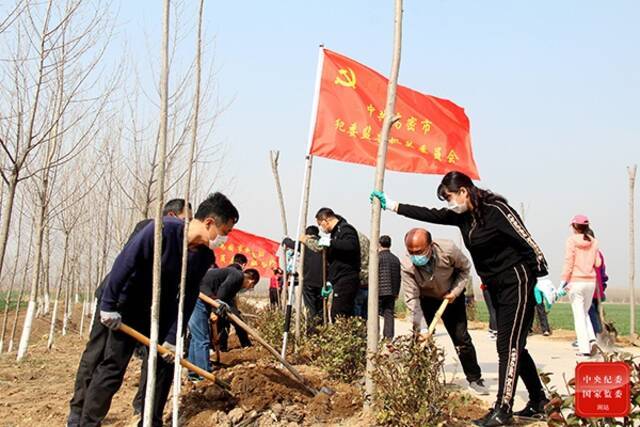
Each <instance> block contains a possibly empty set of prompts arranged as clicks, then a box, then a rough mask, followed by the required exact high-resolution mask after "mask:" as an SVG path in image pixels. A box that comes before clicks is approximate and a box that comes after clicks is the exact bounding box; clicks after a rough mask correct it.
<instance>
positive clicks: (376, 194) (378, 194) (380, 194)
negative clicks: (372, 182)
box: [369, 190, 387, 210]
mask: <svg viewBox="0 0 640 427" xmlns="http://www.w3.org/2000/svg"><path fill="white" fill-rule="evenodd" d="M374 198H377V199H378V200H380V206H381V207H382V209H384V210H387V196H385V194H384V192H382V191H378V190H373V191H372V192H371V195H369V201H370V202H371V203H373V199H374Z"/></svg>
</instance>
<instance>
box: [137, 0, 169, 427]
mask: <svg viewBox="0 0 640 427" xmlns="http://www.w3.org/2000/svg"><path fill="white" fill-rule="evenodd" d="M169 11H170V0H164V11H163V25H162V51H161V58H162V69H161V71H160V73H161V74H160V138H159V141H158V146H159V147H158V158H159V159H158V160H159V161H158V186H157V194H158V196H157V200H156V202H157V209H156V216H155V224H154V225H155V230H154V240H153V291H152V293H153V296H152V302H151V330H150V334H149V341H150V343H149V362H148V364H147V366H148V371H147V390H146V394H145V402H146V405H144V416H143V426H144V427H151V425H152V422H153V410H154V408H153V406H154V405H153V402H154V401H155V400H154V397H155V388H156V359H157V356H158V349H157V345H158V324H159V318H160V313H159V305H160V275H161V273H162V270H161V265H160V257H161V255H162V205H163V204H164V170H165V160H166V150H167V113H168V111H167V110H168V101H169Z"/></svg>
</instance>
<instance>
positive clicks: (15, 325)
mask: <svg viewBox="0 0 640 427" xmlns="http://www.w3.org/2000/svg"><path fill="white" fill-rule="evenodd" d="M32 246H33V235H32V236H31V239H30V241H29V249H28V251H27V259H26V260H25V262H24V271H23V272H22V280H21V282H20V293H19V294H18V301H16V313H15V316H14V318H13V327H12V328H11V336H10V337H9V350H8V351H9V353H11V352H12V351H13V339H14V338H15V336H16V330H17V329H18V316H19V315H20V305H21V304H22V297H23V295H24V291H25V289H26V287H27V271H28V270H29V263H30V262H31V247H32Z"/></svg>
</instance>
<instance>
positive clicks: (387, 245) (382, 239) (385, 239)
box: [378, 235, 391, 249]
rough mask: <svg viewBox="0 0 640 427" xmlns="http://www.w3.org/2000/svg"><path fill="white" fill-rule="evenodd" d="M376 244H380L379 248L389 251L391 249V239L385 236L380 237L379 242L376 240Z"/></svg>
mask: <svg viewBox="0 0 640 427" xmlns="http://www.w3.org/2000/svg"><path fill="white" fill-rule="evenodd" d="M378 242H379V243H380V246H382V247H383V248H385V249H389V248H390V247H391V237H389V236H387V235H384V236H380V240H378Z"/></svg>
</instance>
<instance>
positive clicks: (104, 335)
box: [67, 318, 173, 427]
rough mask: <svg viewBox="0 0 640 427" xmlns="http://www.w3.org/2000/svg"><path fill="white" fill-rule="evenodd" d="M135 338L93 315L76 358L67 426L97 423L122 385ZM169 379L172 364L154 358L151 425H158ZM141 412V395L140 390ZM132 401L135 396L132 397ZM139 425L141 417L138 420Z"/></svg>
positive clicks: (142, 384)
mask: <svg viewBox="0 0 640 427" xmlns="http://www.w3.org/2000/svg"><path fill="white" fill-rule="evenodd" d="M136 346H137V342H136V341H135V340H133V339H132V338H130V337H129V336H127V335H125V334H123V333H122V332H118V331H111V330H109V329H108V328H106V327H105V326H104V325H102V324H101V323H100V321H99V320H98V319H97V318H96V319H95V321H94V324H93V325H92V328H91V334H90V336H89V341H88V342H87V346H86V348H85V351H84V353H83V355H82V358H81V359H80V365H79V367H78V372H77V374H76V384H75V390H74V395H73V398H72V399H71V403H70V407H71V410H70V414H69V418H68V420H67V424H68V425H69V426H82V427H85V426H87V427H88V426H99V425H101V423H102V420H103V419H104V418H105V417H106V415H107V413H108V412H109V408H110V406H111V400H112V399H113V396H114V395H115V393H116V392H117V391H118V389H119V388H120V386H121V385H122V381H123V379H124V374H125V372H126V370H127V366H128V364H129V360H130V359H131V356H132V355H133V351H134V349H135V348H136ZM142 367H143V369H142V373H141V377H140V386H139V389H138V393H141V392H142V393H144V390H145V388H146V362H145V363H143V366H142ZM172 382H173V364H169V363H166V362H165V361H164V360H162V359H161V358H158V364H157V369H156V392H155V402H154V414H153V425H154V426H162V413H163V410H164V405H165V403H166V401H167V397H168V395H169V390H170V389H171V384H172ZM141 396H142V397H141V400H142V405H141V408H140V410H141V412H144V395H143V394H141ZM134 402H135V400H134ZM140 425H142V421H140Z"/></svg>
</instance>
